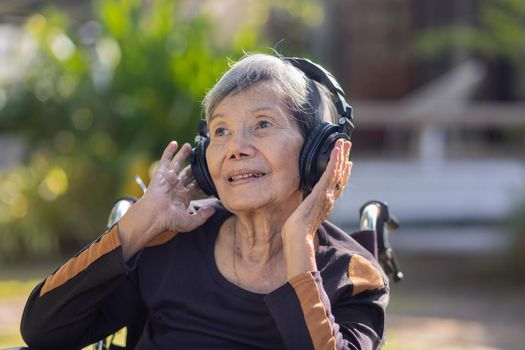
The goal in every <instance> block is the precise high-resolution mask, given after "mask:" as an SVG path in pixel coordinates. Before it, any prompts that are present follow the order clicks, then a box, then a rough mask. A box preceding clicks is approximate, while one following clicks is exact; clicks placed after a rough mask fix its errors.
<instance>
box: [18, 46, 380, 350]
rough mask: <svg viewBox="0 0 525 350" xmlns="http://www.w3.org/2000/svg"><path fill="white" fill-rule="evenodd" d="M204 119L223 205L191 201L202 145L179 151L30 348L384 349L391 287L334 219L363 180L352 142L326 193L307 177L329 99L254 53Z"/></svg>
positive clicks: (50, 301) (77, 266) (36, 325)
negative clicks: (347, 191)
mask: <svg viewBox="0 0 525 350" xmlns="http://www.w3.org/2000/svg"><path fill="white" fill-rule="evenodd" d="M314 92H316V93H314ZM315 96H317V98H314V97H315ZM204 110H205V116H206V122H207V128H208V133H209V139H208V140H207V143H206V150H205V162H206V163H207V164H206V165H207V168H208V169H209V174H210V176H211V179H212V181H213V184H214V186H215V189H216V194H217V196H218V198H219V199H220V200H219V199H213V200H205V201H191V200H192V197H193V196H194V195H195V194H196V193H197V192H198V190H199V187H198V185H197V184H196V183H195V180H194V178H193V176H192V171H191V167H189V166H188V167H186V168H184V169H183V163H184V161H185V159H186V158H187V157H188V156H189V155H190V154H191V153H192V150H191V147H190V145H188V144H184V145H182V146H181V147H179V146H178V144H177V143H176V142H171V143H170V144H169V145H168V146H167V148H166V149H165V151H164V154H163V155H162V158H161V160H160V163H159V165H158V167H157V169H156V171H155V173H154V175H153V177H152V180H151V182H150V184H149V187H148V189H147V191H146V193H145V194H144V196H142V197H141V198H140V199H139V200H138V201H137V202H136V203H135V204H134V205H133V206H132V207H131V208H130V209H129V211H128V212H127V213H126V214H125V215H124V216H123V217H122V218H121V219H120V221H119V222H118V224H116V225H114V226H113V227H111V228H110V229H109V230H108V231H107V232H106V233H104V234H103V235H102V236H101V237H100V238H99V239H98V240H96V241H95V242H93V243H92V244H91V245H89V246H88V247H87V248H85V249H84V250H83V251H82V252H80V253H79V254H77V255H76V256H75V257H73V258H72V259H71V260H69V261H68V262H67V263H66V264H65V265H63V266H62V267H61V268H60V269H58V270H57V271H56V272H55V273H53V274H51V275H50V276H48V277H47V278H46V279H45V280H44V281H43V282H42V283H41V284H39V285H38V286H37V287H36V288H35V290H34V291H33V293H32V294H31V296H30V298H29V301H28V304H27V306H26V309H25V312H24V316H23V320H22V334H23V337H24V339H25V340H26V342H27V344H28V345H30V346H34V347H37V348H39V349H40V348H42V349H46V348H54V349H58V348H60V349H70V348H71V349H75V348H80V347H81V346H85V345H87V344H90V343H93V342H95V341H96V340H98V339H101V338H103V337H105V336H107V335H108V334H111V333H113V332H115V331H117V330H119V329H120V328H122V327H125V326H128V328H131V329H134V330H138V331H135V335H133V334H131V333H130V334H128V347H129V348H131V347H133V348H135V349H374V348H377V347H378V346H379V344H380V342H381V340H382V337H383V328H384V309H385V307H386V304H387V302H388V284H387V280H386V277H385V276H384V274H383V272H382V271H381V269H380V268H379V266H378V265H377V263H376V261H375V260H374V259H373V257H372V256H371V255H370V254H368V253H367V252H366V251H365V250H364V249H363V248H362V247H360V246H359V244H358V243H356V242H355V241H354V240H352V239H351V238H349V236H348V235H346V234H345V233H344V232H342V231H341V230H340V229H339V228H337V227H336V226H334V225H332V224H330V223H328V222H326V221H324V220H325V218H326V217H327V216H328V214H329V213H330V211H331V209H332V207H333V205H334V202H335V200H336V199H337V198H338V197H339V196H340V195H341V192H342V191H343V189H344V187H345V184H346V183H347V181H348V178H349V176H350V171H351V168H352V163H351V162H350V161H348V159H349V153H350V146H351V144H350V142H349V141H348V139H346V140H345V139H343V138H342V139H339V140H337V141H334V142H335V143H334V146H333V149H332V150H331V152H330V151H329V152H330V153H329V157H330V158H329V162H328V164H327V166H326V170H325V171H324V173H323V174H322V176H321V177H320V179H319V181H318V182H317V183H316V184H315V186H313V188H307V189H305V188H304V186H303V185H302V182H301V178H300V177H301V176H300V172H299V166H298V164H299V163H300V159H299V157H300V154H301V150H302V148H303V144H304V143H305V139H306V138H307V137H308V136H309V133H310V132H311V130H312V129H313V128H314V127H315V126H316V125H318V124H319V123H321V122H322V120H323V119H324V120H331V121H333V120H334V119H335V118H337V115H336V112H335V109H334V107H333V104H332V101H331V96H330V93H329V92H328V90H327V89H325V88H324V87H323V86H322V85H321V84H319V83H317V82H313V81H311V80H310V79H309V78H308V77H307V76H305V74H304V73H303V72H302V71H301V70H299V69H297V68H296V67H295V66H294V65H292V64H291V63H290V62H288V61H286V60H284V59H282V58H279V57H274V56H269V55H262V54H255V55H248V56H246V57H245V58H243V59H242V60H240V61H239V62H237V63H236V64H234V65H233V66H232V67H231V69H230V70H229V71H228V72H227V73H226V74H225V75H224V76H223V77H222V78H221V79H220V81H219V82H218V83H217V84H216V85H215V87H214V88H213V89H212V90H211V91H210V92H209V93H208V95H207V96H206V98H205V100H204ZM311 111H314V112H315V113H310V112H311Z"/></svg>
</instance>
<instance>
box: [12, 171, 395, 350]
mask: <svg viewBox="0 0 525 350" xmlns="http://www.w3.org/2000/svg"><path fill="white" fill-rule="evenodd" d="M137 182H139V181H137ZM139 185H140V182H139ZM141 187H142V186H141ZM135 201H136V199H135V198H131V197H124V198H121V199H119V200H117V201H116V203H115V205H114V206H113V208H112V210H111V212H110V215H109V218H108V223H107V227H111V226H112V225H113V224H114V223H115V222H117V221H118V220H119V219H120V218H121V217H122V216H123V215H124V214H125V213H126V212H127V210H128V209H129V208H130V207H131V206H132V205H133V204H134V203H135ZM359 215H360V221H359V228H360V229H359V231H356V232H353V233H350V234H349V236H350V237H352V238H353V239H355V240H356V241H357V242H358V243H359V244H361V245H362V246H363V247H364V248H365V249H367V250H368V251H369V252H370V253H371V254H372V255H373V256H374V257H375V258H376V260H378V261H379V263H380V265H381V267H382V268H383V270H384V272H385V274H386V275H387V276H388V277H389V278H392V279H393V281H394V282H399V281H401V280H402V279H403V278H404V275H403V273H402V272H401V270H400V268H399V265H398V263H397V260H396V257H395V254H394V250H393V249H392V246H391V245H390V241H389V234H390V231H393V230H396V229H398V228H399V222H398V220H397V219H396V217H395V216H394V215H392V214H390V211H389V208H388V205H387V204H386V203H384V202H381V201H378V200H372V201H369V202H366V203H365V204H363V205H362V206H361V208H360V209H359ZM142 326H143V324H134V325H131V326H128V327H127V334H126V344H127V345H128V346H120V345H117V344H114V341H113V340H114V335H112V336H109V337H107V338H106V339H102V340H100V341H98V342H97V343H95V344H93V345H92V347H93V350H119V349H123V350H131V349H132V348H133V346H134V344H135V343H136V342H137V341H138V337H139V336H140V333H141V330H142ZM3 350H32V349H31V348H29V347H14V348H8V349H3Z"/></svg>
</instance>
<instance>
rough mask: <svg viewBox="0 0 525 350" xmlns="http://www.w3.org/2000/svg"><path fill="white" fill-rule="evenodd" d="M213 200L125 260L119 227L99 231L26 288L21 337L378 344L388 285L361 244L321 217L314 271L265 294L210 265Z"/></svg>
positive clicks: (192, 345) (221, 216)
mask: <svg viewBox="0 0 525 350" xmlns="http://www.w3.org/2000/svg"><path fill="white" fill-rule="evenodd" d="M198 205H199V204H198V203H195V206H196V207H197V206H198ZM214 205H215V207H216V213H215V214H214V216H212V217H211V218H210V219H209V220H208V221H207V222H206V223H205V224H204V225H202V226H201V227H199V228H197V229H195V230H194V231H192V232H188V233H184V234H177V235H175V234H173V233H171V232H165V233H164V234H162V235H160V236H159V237H157V238H156V239H155V240H154V241H152V242H150V244H149V245H148V246H147V247H146V248H145V249H144V250H143V251H142V252H141V253H139V254H138V255H137V256H135V257H134V258H133V259H131V260H130V261H129V262H128V263H126V262H125V261H124V259H123V257H122V251H121V246H120V241H119V236H118V231H117V227H116V226H113V227H112V228H110V229H109V230H107V231H106V232H105V233H104V234H103V235H102V236H101V237H100V238H99V239H97V240H96V241H95V242H93V243H92V244H90V245H89V246H88V247H86V248H85V249H84V250H82V251H81V252H80V253H78V254H77V255H76V256H75V257H73V258H72V259H70V260H69V261H68V262H67V263H66V264H64V265H63V266H62V267H60V268H59V269H58V270H56V271H55V272H54V273H53V274H51V275H50V276H48V277H47V278H46V279H45V280H44V281H42V282H41V283H40V284H39V285H38V286H36V288H35V289H34V290H33V292H32V294H31V295H30V297H29V300H28V302H27V304H26V307H25V310H24V314H23V317H22V324H21V331H22V336H23V338H24V340H25V341H26V343H27V344H28V345H29V346H31V347H34V348H38V349H51V348H53V349H58V348H60V349H79V348H81V347H83V346H86V345H88V344H91V343H94V342H95V341H97V340H99V339H102V338H104V337H105V336H107V335H109V334H111V333H113V332H115V331H117V330H119V329H121V328H122V327H124V326H128V327H129V326H132V325H133V329H137V327H136V325H137V324H139V325H140V327H139V329H138V333H137V334H135V335H131V336H130V335H128V339H130V338H135V340H134V342H136V346H135V347H134V348H135V349H197V350H198V349H229V350H232V349H301V350H302V349H305V350H306V349H315V350H319V349H375V348H377V347H378V345H379V344H380V342H381V339H382V337H383V330H384V313H385V307H386V305H387V303H388V283H387V279H386V277H385V275H384V273H383V272H382V270H381V268H380V267H379V266H378V264H377V261H376V260H375V259H374V258H373V257H372V256H371V255H370V254H369V253H368V252H367V251H366V250H365V249H364V248H362V247H361V246H360V245H359V244H358V243H357V242H355V241H354V240H353V239H351V238H350V237H349V236H348V235H347V234H346V233H344V232H343V231H341V230H340V229H339V228H337V227H336V226H334V225H333V224H331V223H329V222H324V223H323V224H322V225H321V227H320V228H319V229H318V231H317V234H318V237H319V248H318V251H317V253H316V261H317V266H318V271H313V272H308V273H304V274H301V275H298V276H296V277H294V278H292V279H291V280H289V281H288V282H287V283H285V284H284V285H282V286H281V287H279V288H277V289H276V290H274V291H273V292H271V293H269V294H258V293H253V292H250V291H247V290H244V289H242V288H240V287H238V286H236V285H234V284H232V283H231V282H229V281H228V280H227V279H226V278H225V277H224V276H222V274H221V273H220V272H219V270H218V268H217V265H216V263H215V257H214V247H215V241H216V238H217V235H218V232H219V228H220V226H221V224H222V223H223V222H224V221H225V220H226V219H227V218H228V217H229V216H230V215H232V214H231V213H229V212H228V211H226V210H225V209H224V208H223V207H222V206H221V205H220V202H218V201H217V202H215V203H214ZM128 345H129V344H128Z"/></svg>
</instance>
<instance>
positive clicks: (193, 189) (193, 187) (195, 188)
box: [186, 180, 201, 196]
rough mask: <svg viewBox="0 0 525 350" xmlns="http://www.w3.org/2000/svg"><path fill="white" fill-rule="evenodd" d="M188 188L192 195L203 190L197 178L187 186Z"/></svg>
mask: <svg viewBox="0 0 525 350" xmlns="http://www.w3.org/2000/svg"><path fill="white" fill-rule="evenodd" d="M186 188H187V189H188V192H189V193H190V195H192V196H193V195H195V194H197V193H198V192H199V191H200V190H201V189H200V187H199V185H198V184H197V181H195V180H193V181H192V182H191V183H190V184H189V185H188V186H186Z"/></svg>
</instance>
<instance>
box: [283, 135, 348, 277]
mask: <svg viewBox="0 0 525 350" xmlns="http://www.w3.org/2000/svg"><path fill="white" fill-rule="evenodd" d="M351 147H352V143H351V142H350V141H346V140H343V139H339V140H337V141H336V143H335V146H334V148H333V150H332V153H331V154H330V160H329V161H328V164H327V167H326V170H325V171H324V173H323V175H322V176H321V178H320V179H319V181H318V182H317V184H316V185H315V186H314V188H313V190H312V193H310V195H308V196H307V197H306V198H305V199H304V200H303V202H302V203H301V204H300V205H299V206H298V207H297V209H295V211H294V212H293V213H292V215H290V217H289V218H288V219H287V220H286V222H285V223H284V225H283V228H282V239H283V250H284V256H285V260H286V269H287V278H288V280H290V279H291V278H292V277H294V276H297V275H299V274H302V273H304V272H308V271H315V270H317V264H316V262H315V232H316V230H317V228H318V227H319V226H320V225H321V223H322V222H323V221H324V220H325V219H326V218H327V217H328V214H330V212H331V211H332V209H333V207H334V203H335V201H336V199H337V198H339V196H340V195H341V193H343V190H344V188H345V186H346V183H347V182H348V179H349V178H350V173H351V170H352V162H350V161H349V160H348V159H349V155H350V148H351Z"/></svg>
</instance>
